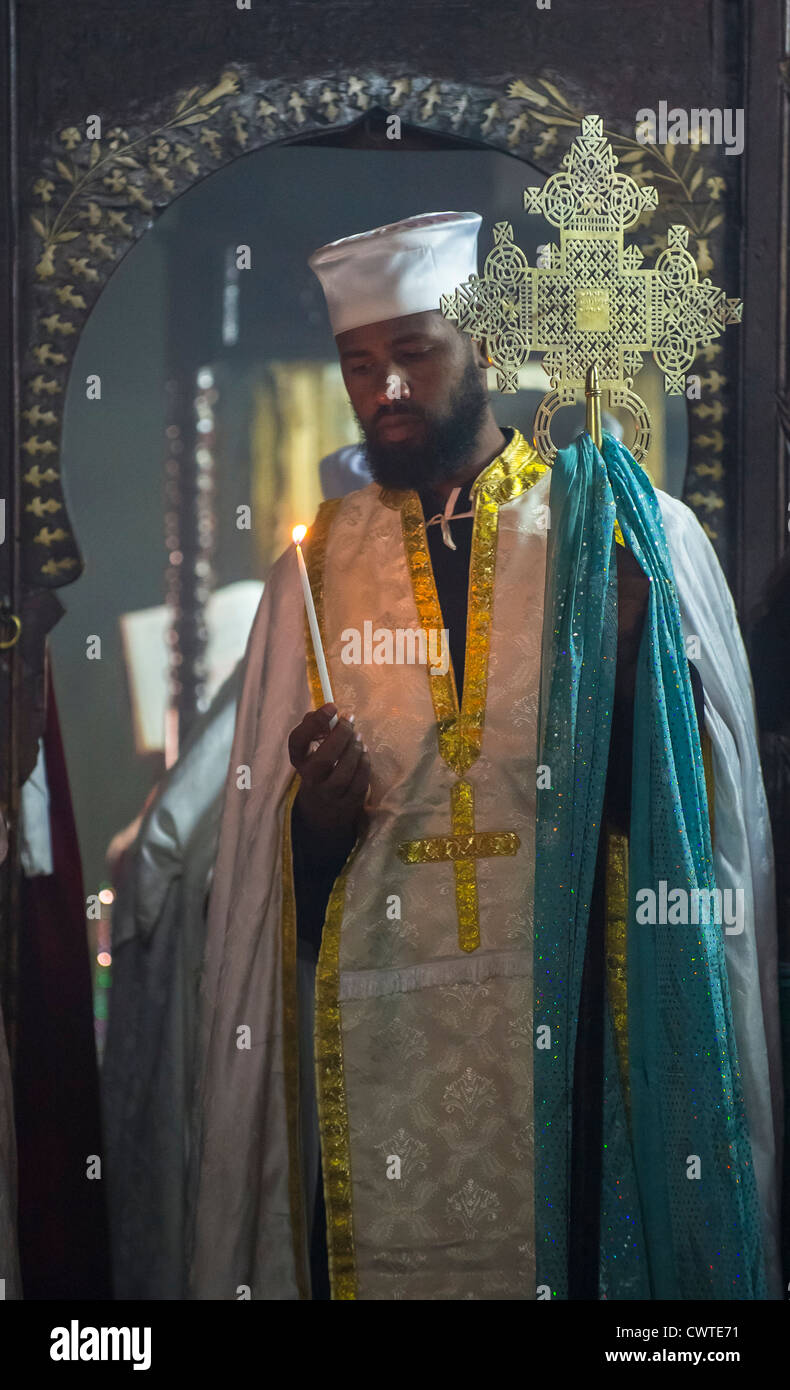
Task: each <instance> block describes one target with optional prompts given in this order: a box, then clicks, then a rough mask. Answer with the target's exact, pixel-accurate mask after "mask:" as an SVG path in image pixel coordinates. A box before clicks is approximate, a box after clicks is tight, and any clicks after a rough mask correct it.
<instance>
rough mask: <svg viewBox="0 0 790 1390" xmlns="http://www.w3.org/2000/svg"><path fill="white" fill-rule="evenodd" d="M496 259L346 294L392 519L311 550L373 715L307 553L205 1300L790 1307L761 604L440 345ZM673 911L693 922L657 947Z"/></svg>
mask: <svg viewBox="0 0 790 1390" xmlns="http://www.w3.org/2000/svg"><path fill="white" fill-rule="evenodd" d="M479 225H480V218H479V216H478V215H477V214H475V213H434V214H428V215H425V216H420V217H416V218H409V219H407V220H406V221H404V222H400V223H396V224H394V225H392V226H388V227H381V228H377V229H375V230H374V231H371V232H366V233H363V234H361V235H358V236H352V237H347V238H344V239H343V240H341V241H338V242H335V243H332V244H331V245H329V246H326V247H322V248H321V249H320V250H319V251H317V252H316V253H315V254H314V255H313V257H312V258H311V266H312V268H313V270H314V271H315V272H316V274H317V275H318V277H319V279H320V281H321V283H322V286H323V289H324V292H325V295H326V299H327V304H328V309H329V315H330V319H331V323H332V328H333V331H334V334H335V339H336V343H337V348H338V354H339V358H340V363H341V367H342V371H343V376H344V381H345V384H346V387H347V390H348V393H349V397H350V399H351V403H352V405H353V407H354V410H355V412H356V414H357V417H358V420H359V423H360V426H361V429H362V431H363V434H364V438H365V442H366V452H367V458H368V464H369V467H370V469H371V472H372V475H373V478H374V480H375V481H374V482H373V483H372V484H370V485H369V486H367V487H365V488H362V489H361V490H360V491H358V492H355V493H351V494H350V495H349V496H348V497H346V498H343V499H340V500H337V501H334V502H329V503H325V504H324V505H323V506H322V507H321V509H320V510H319V514H318V517H317V519H316V522H315V524H314V526H313V528H312V530H311V533H310V536H309V544H308V547H307V550H306V557H307V564H308V569H309V572H310V579H311V585H312V590H313V595H314V599H315V603H316V608H317V612H318V616H319V623H320V626H321V630H322V633H323V642H324V647H325V651H326V658H327V662H328V667H329V672H330V676H331V680H332V686H333V693H334V702H333V703H331V704H326V703H324V701H323V698H322V694H321V686H320V682H319V679H318V670H317V663H316V658H315V653H314V651H313V648H312V645H311V642H310V639H309V637H307V639H306V640H305V641H304V642H303V640H302V633H303V632H304V617H303V611H302V594H301V589H300V584H299V576H298V570H297V563H296V555H295V553H293V552H291V551H289V552H288V553H286V554H285V555H284V556H283V557H281V559H280V561H278V563H277V565H276V566H275V567H274V569H273V571H272V573H271V575H270V577H269V580H268V582H267V587H266V591H265V594H264V597H263V599H262V602H261V606H260V608H259V611H258V614H257V617H256V620H255V624H254V627H253V630H252V633H251V637H250V642H249V646H248V652H247V660H246V674H245V683H244V689H243V692H242V698H241V702H240V708H239V713H238V717H237V721H236V727H235V734H234V742H233V749H232V753H231V762H230V769H229V773H228V778H227V782H226V788H225V800H224V809H223V817H222V826H221V833H220V846H219V854H218V859H217V864H216V869H215V876H214V883H213V889H212V896H211V903H210V909H209V921H208V939H207V947H206V957H205V962H204V975H203V983H202V996H203V998H202V1020H201V1036H200V1053H201V1066H200V1082H199V1087H198V1091H197V1103H196V1115H195V1133H196V1138H197V1143H196V1149H195V1155H196V1162H195V1165H194V1170H193V1174H192V1194H191V1197H192V1252H191V1254H192V1258H191V1284H192V1291H193V1293H194V1295H195V1296H196V1297H198V1298H228V1299H234V1298H255V1299H295V1298H302V1299H309V1298H313V1299H316V1298H322V1297H331V1298H334V1299H355V1298H360V1299H390V1298H408V1299H440V1300H456V1299H466V1298H472V1299H476V1298H481V1299H535V1298H537V1299H563V1298H571V1299H587V1298H589V1299H595V1298H607V1299H612V1298H615V1299H618V1298H637V1299H651V1298H666V1297H670V1298H725V1299H760V1298H765V1297H777V1296H779V1285H778V1269H777V1255H776V1242H777V1230H776V1226H777V1213H776V1160H777V1154H776V1144H775V1134H776V1132H777V1126H778V1121H779V1118H780V1115H779V1111H778V1106H779V1094H780V1091H779V1076H778V1070H777V1059H778V1024H777V1008H776V970H775V955H776V946H775V932H774V926H773V922H772V918H771V906H770V904H771V873H772V861H771V846H770V836H769V831H768V827H767V817H766V813H765V801H764V795H763V790H762V783H761V779H760V773H759V764H758V762H757V758H756V750H755V741H754V724H753V715H752V704H751V686H750V681H749V674H748V668H747V665H746V661H745V657H744V653H743V647H742V644H741V641H740V637H739V634H738V630H737V623H736V621H735V616H734V611H733V606H732V600H731V598H730V596H729V593H728V591H727V588H726V584H725V583H724V580H723V577H722V575H721V572H720V570H719V568H718V565H717V563H716V560H715V557H714V555H713V552H712V550H711V547H710V545H709V543H708V541H707V539H706V538H705V536H704V533H703V532H702V531H701V528H700V527H699V526H698V524H697V523H696V521H695V519H694V518H693V516H692V514H691V513H690V512H689V511H688V510H687V509H686V508H685V507H683V506H682V504H680V503H678V502H676V501H674V500H672V499H671V498H668V497H666V496H664V495H662V494H657V493H656V492H655V491H654V490H653V488H652V487H651V485H650V483H649V481H648V479H647V477H646V475H645V474H644V473H643V472H642V470H641V469H639V468H638V466H637V465H636V464H635V463H634V461H633V459H631V457H630V455H629V454H628V453H627V451H626V450H625V449H624V448H623V447H622V445H620V444H619V443H618V442H617V441H616V440H614V439H613V438H612V437H611V436H605V437H604V441H603V444H602V448H601V450H600V451H599V450H598V449H597V448H596V447H595V446H594V444H593V443H592V441H591V439H590V438H589V436H584V437H583V438H582V439H581V440H580V441H578V442H577V444H576V445H574V446H572V448H571V449H569V450H566V451H564V452H563V454H561V455H560V456H559V458H558V460H557V462H556V463H555V466H554V468H553V470H549V469H548V468H547V467H546V466H545V465H544V464H543V463H542V462H541V461H540V459H539V458H538V456H537V455H536V453H535V451H534V449H533V448H532V446H531V445H530V444H529V443H528V442H527V441H526V440H525V439H524V438H523V437H522V436H521V435H520V433H519V432H518V431H517V430H515V429H506V430H501V429H500V428H499V426H498V425H497V423H496V421H495V419H494V417H493V415H492V412H491V410H490V406H489V404H488V397H487V390H486V368H487V365H488V360H487V355H486V349H485V344H484V343H477V342H471V341H470V340H469V339H468V338H466V337H465V336H463V335H462V334H461V333H460V332H459V331H458V330H457V329H456V328H455V326H454V325H453V324H451V323H449V322H448V321H447V320H446V319H445V318H443V316H442V315H441V313H440V312H439V309H438V306H439V302H440V299H441V296H442V295H444V294H449V293H451V292H452V291H453V290H454V289H455V287H456V286H457V285H459V284H461V283H462V282H463V281H465V280H466V279H468V277H469V275H470V274H471V273H474V272H475V271H476V241H477V234H478V229H479ZM366 624H370V625H372V629H373V642H372V643H369V644H368V645H367V647H366V646H365V644H364V643H362V644H361V646H360V643H358V642H357V643H355V641H354V635H355V634H357V635H359V634H362V633H364V632H365V631H366ZM367 630H369V629H367ZM399 634H400V638H399ZM692 636H693V637H695V638H696V639H697V641H696V644H694V645H693V647H692V646H691V645H690V646H689V650H690V652H693V654H694V656H695V663H694V666H693V667H692V668H690V666H689V663H688V661H687V659H686V647H685V643H686V638H687V637H688V638H690V637H692ZM407 639H408V640H407ZM432 642H433V647H432V646H431V643H432ZM441 642H446V643H447V644H449V661H447V662H442V663H441V664H434V665H432V664H429V662H428V661H427V660H426V658H425V653H426V652H428V651H430V650H434V649H437V644H439V643H441ZM360 650H361V652H362V656H361V658H360V659H357V658H358V657H359V653H360ZM355 653H356V655H355ZM311 706H312V709H311ZM336 715H337V716H338V718H337V719H336V718H335V716H336ZM704 754H705V755H707V756H706V757H705V758H704V759H703V755H704ZM705 767H707V773H706V771H705ZM712 823H713V826H714V828H713V832H712V829H711V826H712ZM662 883H663V885H664V891H666V890H667V886H668V885H669V887H670V888H671V891H672V895H673V896H672V902H673V911H676V909H677V911H676V915H675V916H674V917H673V918H671V919H670V923H671V925H669V924H668V923H667V922H666V920H663V921H662V920H661V919H660V914H659V918H658V920H656V921H654V922H650V923H648V924H647V925H644V924H638V922H637V919H636V915H635V903H636V902H637V901H640V902H643V901H644V898H643V896H642V895H643V893H644V892H645V891H646V892H647V893H648V894H649V893H651V892H653V893H654V897H655V892H656V891H661V889H660V886H661V884H662ZM726 888H730V889H732V890H733V891H736V890H741V897H740V898H739V899H738V901H740V902H742V904H743V911H742V913H741V917H740V919H739V929H738V930H735V931H730V932H727V931H725V927H724V924H723V922H722V920H721V914H720V913H719V914H718V916H717V915H716V913H715V910H714V914H713V920H711V918H710V916H707V917H706V918H705V920H704V921H703V922H702V923H701V924H700V919H699V917H697V918H694V917H693V914H692V916H691V917H689V915H688V912H687V914H686V918H685V925H683V916H682V911H681V909H679V908H677V903H678V902H679V901H680V902H681V904H682V895H683V894H686V897H687V899H691V898H692V894H693V893H694V892H696V893H699V892H702V893H703V894H705V893H707V894H709V895H711V894H712V895H713V896H712V898H710V901H712V902H713V903H714V904H715V901H716V892H717V891H722V890H725V889H726ZM676 893H680V895H681V899H678V898H677V897H676V896H675V894H676ZM665 916H666V914H665ZM675 923H677V925H676V924H675Z"/></svg>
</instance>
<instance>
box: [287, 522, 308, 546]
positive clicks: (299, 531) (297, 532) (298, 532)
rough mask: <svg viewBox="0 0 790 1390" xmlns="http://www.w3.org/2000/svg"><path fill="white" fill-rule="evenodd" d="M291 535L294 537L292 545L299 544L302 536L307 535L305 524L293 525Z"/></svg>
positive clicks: (302, 538)
mask: <svg viewBox="0 0 790 1390" xmlns="http://www.w3.org/2000/svg"><path fill="white" fill-rule="evenodd" d="M291 535H292V536H293V539H294V545H299V544H300V543H301V541H303V540H304V538H305V536H306V535H307V527H306V526H294V529H293V531H292V532H291Z"/></svg>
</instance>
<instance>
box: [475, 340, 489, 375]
mask: <svg viewBox="0 0 790 1390" xmlns="http://www.w3.org/2000/svg"><path fill="white" fill-rule="evenodd" d="M472 360H473V362H474V364H475V366H476V367H483V368H485V369H486V370H488V368H489V367H490V366H491V359H490V357H489V356H488V344H487V343H486V340H485V338H473V339H472Z"/></svg>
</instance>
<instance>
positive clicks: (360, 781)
mask: <svg viewBox="0 0 790 1390" xmlns="http://www.w3.org/2000/svg"><path fill="white" fill-rule="evenodd" d="M369 786H370V756H369V754H368V753H365V752H363V753H362V755H361V757H360V759H359V762H358V763H357V767H356V771H355V773H354V776H353V777H352V779H351V781H350V783H349V785H348V787H347V789H346V792H345V794H344V796H343V801H342V804H343V805H345V806H348V805H360V804H361V803H362V801H363V800H364V798H365V793H366V792H367V789H368V787H369Z"/></svg>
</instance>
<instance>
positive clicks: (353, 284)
mask: <svg viewBox="0 0 790 1390" xmlns="http://www.w3.org/2000/svg"><path fill="white" fill-rule="evenodd" d="M481 221H482V218H481V216H480V214H479V213H478V212H427V213H422V214H421V215H420V216H419V217H407V218H405V219H404V221H403V222H391V223H390V224H389V225H388V226H386V227H376V228H375V229H374V230H373V231H372V232H360V233H359V234H358V235H357V236H347V237H343V238H342V239H341V240H340V241H330V242H329V244H328V245H327V246H319V248H318V250H317V251H314V252H313V254H312V256H311V257H310V258H309V260H308V265H309V266H310V268H311V270H314V271H315V273H316V275H317V276H318V278H319V280H320V281H321V286H322V288H323V291H324V294H325V296H326V302H327V307H328V309H329V321H330V323H331V325H332V332H333V333H334V335H335V337H337V335H338V333H345V332H346V330H347V329H349V328H361V327H362V325H363V324H367V323H380V322H381V321H382V320H383V319H395V318H400V317H401V316H402V315H404V314H419V313H422V312H423V311H424V310H426V309H438V308H439V300H440V298H441V296H442V295H443V294H452V292H453V290H455V289H457V288H458V286H459V285H461V284H463V282H464V281H465V280H468V279H469V276H470V275H476V274H477V234H478V232H479V230H480V223H481Z"/></svg>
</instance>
